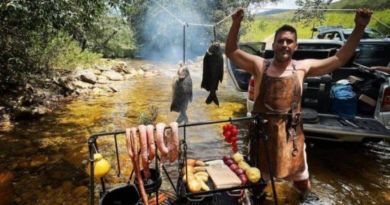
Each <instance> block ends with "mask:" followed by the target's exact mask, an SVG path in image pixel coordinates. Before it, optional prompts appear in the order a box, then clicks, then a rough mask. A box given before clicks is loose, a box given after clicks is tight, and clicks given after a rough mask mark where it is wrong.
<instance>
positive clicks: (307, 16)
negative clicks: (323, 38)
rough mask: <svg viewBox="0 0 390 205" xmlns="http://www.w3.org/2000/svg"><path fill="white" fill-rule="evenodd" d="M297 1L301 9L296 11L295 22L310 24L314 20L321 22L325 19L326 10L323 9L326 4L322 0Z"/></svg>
mask: <svg viewBox="0 0 390 205" xmlns="http://www.w3.org/2000/svg"><path fill="white" fill-rule="evenodd" d="M295 3H296V4H297V6H298V7H299V9H297V10H296V11H295V14H294V17H293V21H294V22H302V23H303V24H304V25H309V24H310V23H311V22H313V20H314V21H319V22H320V23H322V22H323V21H324V19H325V17H324V11H323V10H321V9H325V8H326V4H325V3H323V1H322V0H296V1H295Z"/></svg>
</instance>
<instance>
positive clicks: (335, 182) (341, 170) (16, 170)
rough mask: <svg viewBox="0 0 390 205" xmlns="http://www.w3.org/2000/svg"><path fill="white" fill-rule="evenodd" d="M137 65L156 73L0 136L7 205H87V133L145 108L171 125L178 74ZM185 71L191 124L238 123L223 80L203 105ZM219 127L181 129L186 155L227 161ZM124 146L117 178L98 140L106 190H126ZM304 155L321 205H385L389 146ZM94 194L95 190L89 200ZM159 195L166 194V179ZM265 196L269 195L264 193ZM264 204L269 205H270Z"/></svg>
mask: <svg viewBox="0 0 390 205" xmlns="http://www.w3.org/2000/svg"><path fill="white" fill-rule="evenodd" d="M144 64H149V65H150V64H153V65H154V66H153V68H152V69H155V70H158V74H157V75H154V76H147V77H137V78H133V79H130V80H129V81H128V82H125V83H123V84H122V85H121V87H120V92H117V93H114V94H111V95H107V96H91V97H85V98H83V99H78V100H74V101H72V102H69V103H64V104H63V105H62V106H61V107H60V108H59V109H58V110H56V111H55V112H54V113H53V114H51V115H50V116H47V117H44V118H42V119H39V120H34V121H24V122H18V123H16V124H14V126H13V127H11V128H10V129H8V130H3V131H1V132H0V172H1V171H10V172H12V173H13V175H14V181H13V189H14V196H13V201H14V204H41V205H48V204H63V205H68V204H69V205H71V204H87V203H88V181H89V178H88V174H87V173H86V170H87V164H88V163H87V157H88V146H87V139H88V137H89V136H90V135H91V134H93V133H98V132H110V131H117V130H123V128H125V127H126V126H134V125H137V121H138V117H139V116H140V113H141V112H147V111H148V108H149V107H150V106H155V107H157V108H158V118H157V122H165V123H169V122H171V121H174V120H175V119H176V117H177V116H178V113H172V112H170V110H169V108H170V101H171V95H172V86H171V85H172V80H173V78H174V76H175V74H176V71H177V69H178V67H177V66H176V65H169V64H160V63H153V62H146V61H136V60H133V61H128V65H131V66H134V67H137V66H142V65H144ZM189 69H190V72H191V75H192V80H193V89H194V96H193V101H192V103H191V104H190V105H189V108H188V116H189V119H190V122H200V121H214V120H226V119H228V118H229V117H243V116H245V114H246V110H245V99H244V95H243V94H242V93H240V92H238V91H236V90H235V88H234V85H233V83H232V80H231V79H230V77H229V76H228V75H227V74H225V76H224V81H223V83H222V84H221V85H220V86H219V90H218V93H217V95H218V97H219V101H220V106H219V107H217V106H216V105H206V104H205V103H204V101H205V99H206V98H207V95H208V92H207V91H205V90H201V89H200V83H201V76H202V68H201V64H200V63H193V64H190V65H189ZM222 125H223V124H215V125H207V126H198V127H192V128H188V130H187V132H186V133H187V135H186V138H187V144H188V153H187V154H188V156H189V157H192V158H198V159H219V158H222V156H223V155H227V154H230V153H231V152H230V147H229V145H228V144H226V143H225V142H224V141H223V138H222V137H221V134H220V130H221V126H222ZM239 128H240V132H239V139H242V141H240V142H239V147H240V148H241V149H242V150H243V152H245V151H246V146H245V143H243V141H244V140H243V138H244V136H245V135H246V127H245V126H240V127H239ZM124 144H125V143H124V140H123V135H118V148H119V153H120V156H119V158H120V162H121V175H120V176H119V177H118V176H117V175H116V174H117V171H118V170H117V169H116V165H117V164H116V159H115V146H114V141H113V138H112V137H107V138H104V137H102V138H100V139H99V140H98V145H99V148H100V152H101V153H102V154H103V155H104V157H105V158H107V159H108V160H109V161H110V162H111V164H112V166H113V169H112V170H111V171H110V173H109V175H108V177H106V182H107V184H108V186H109V187H110V186H115V184H118V183H125V182H126V181H127V178H128V177H129V175H130V171H131V164H130V163H129V159H128V158H127V156H126V154H125V147H124ZM307 152H308V163H309V169H310V173H311V178H312V184H313V190H314V191H315V192H316V193H317V194H318V195H319V196H320V198H321V201H320V204H326V205H327V204H329V205H331V204H390V163H389V162H390V144H389V142H375V143H365V144H360V143H353V144H351V143H329V142H320V141H307ZM167 167H168V171H169V173H170V175H171V176H172V177H173V178H175V177H177V164H172V165H167ZM0 188H1V187H0ZM100 189H101V187H100V186H99V184H97V186H96V191H95V195H96V197H95V198H96V200H97V199H98V191H99V190H100ZM162 189H164V190H168V191H172V189H171V188H170V184H169V183H168V181H167V180H166V176H165V175H164V183H163V186H162ZM0 190H1V189H0ZM267 192H269V193H271V191H270V189H269V188H267ZM277 193H278V201H279V204H292V205H293V204H297V201H298V194H297V193H296V192H295V191H294V190H293V189H292V188H291V186H290V184H289V183H287V182H277ZM268 198H270V197H268ZM0 201H1V200H0ZM266 204H272V202H271V199H267V202H266Z"/></svg>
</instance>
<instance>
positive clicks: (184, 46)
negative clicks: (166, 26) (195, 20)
mask: <svg viewBox="0 0 390 205" xmlns="http://www.w3.org/2000/svg"><path fill="white" fill-rule="evenodd" d="M185 63H186V25H185V24H183V65H185Z"/></svg>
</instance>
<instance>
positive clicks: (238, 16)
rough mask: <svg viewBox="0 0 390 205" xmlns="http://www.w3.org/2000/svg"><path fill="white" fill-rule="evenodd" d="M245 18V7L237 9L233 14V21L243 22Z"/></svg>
mask: <svg viewBox="0 0 390 205" xmlns="http://www.w3.org/2000/svg"><path fill="white" fill-rule="evenodd" d="M243 18H244V9H243V8H239V9H237V11H236V12H235V13H234V14H233V15H232V20H233V23H241V21H242V19H243Z"/></svg>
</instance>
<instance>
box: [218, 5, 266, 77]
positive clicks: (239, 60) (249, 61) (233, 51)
mask: <svg viewBox="0 0 390 205" xmlns="http://www.w3.org/2000/svg"><path fill="white" fill-rule="evenodd" d="M243 17H244V10H243V9H238V10H237V11H236V13H234V14H233V15H232V20H233V23H232V26H231V27H230V31H229V35H228V38H227V39H226V47H225V54H226V56H227V57H228V58H229V59H230V60H231V61H233V62H234V64H236V65H237V66H238V67H239V68H241V69H244V70H246V71H248V72H250V73H252V74H255V75H256V69H255V67H256V63H257V64H259V63H260V64H262V62H263V60H262V58H261V57H259V56H255V55H252V54H249V53H246V52H244V51H243V50H240V49H239V48H238V46H237V42H238V32H239V30H240V26H241V21H242V19H243Z"/></svg>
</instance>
